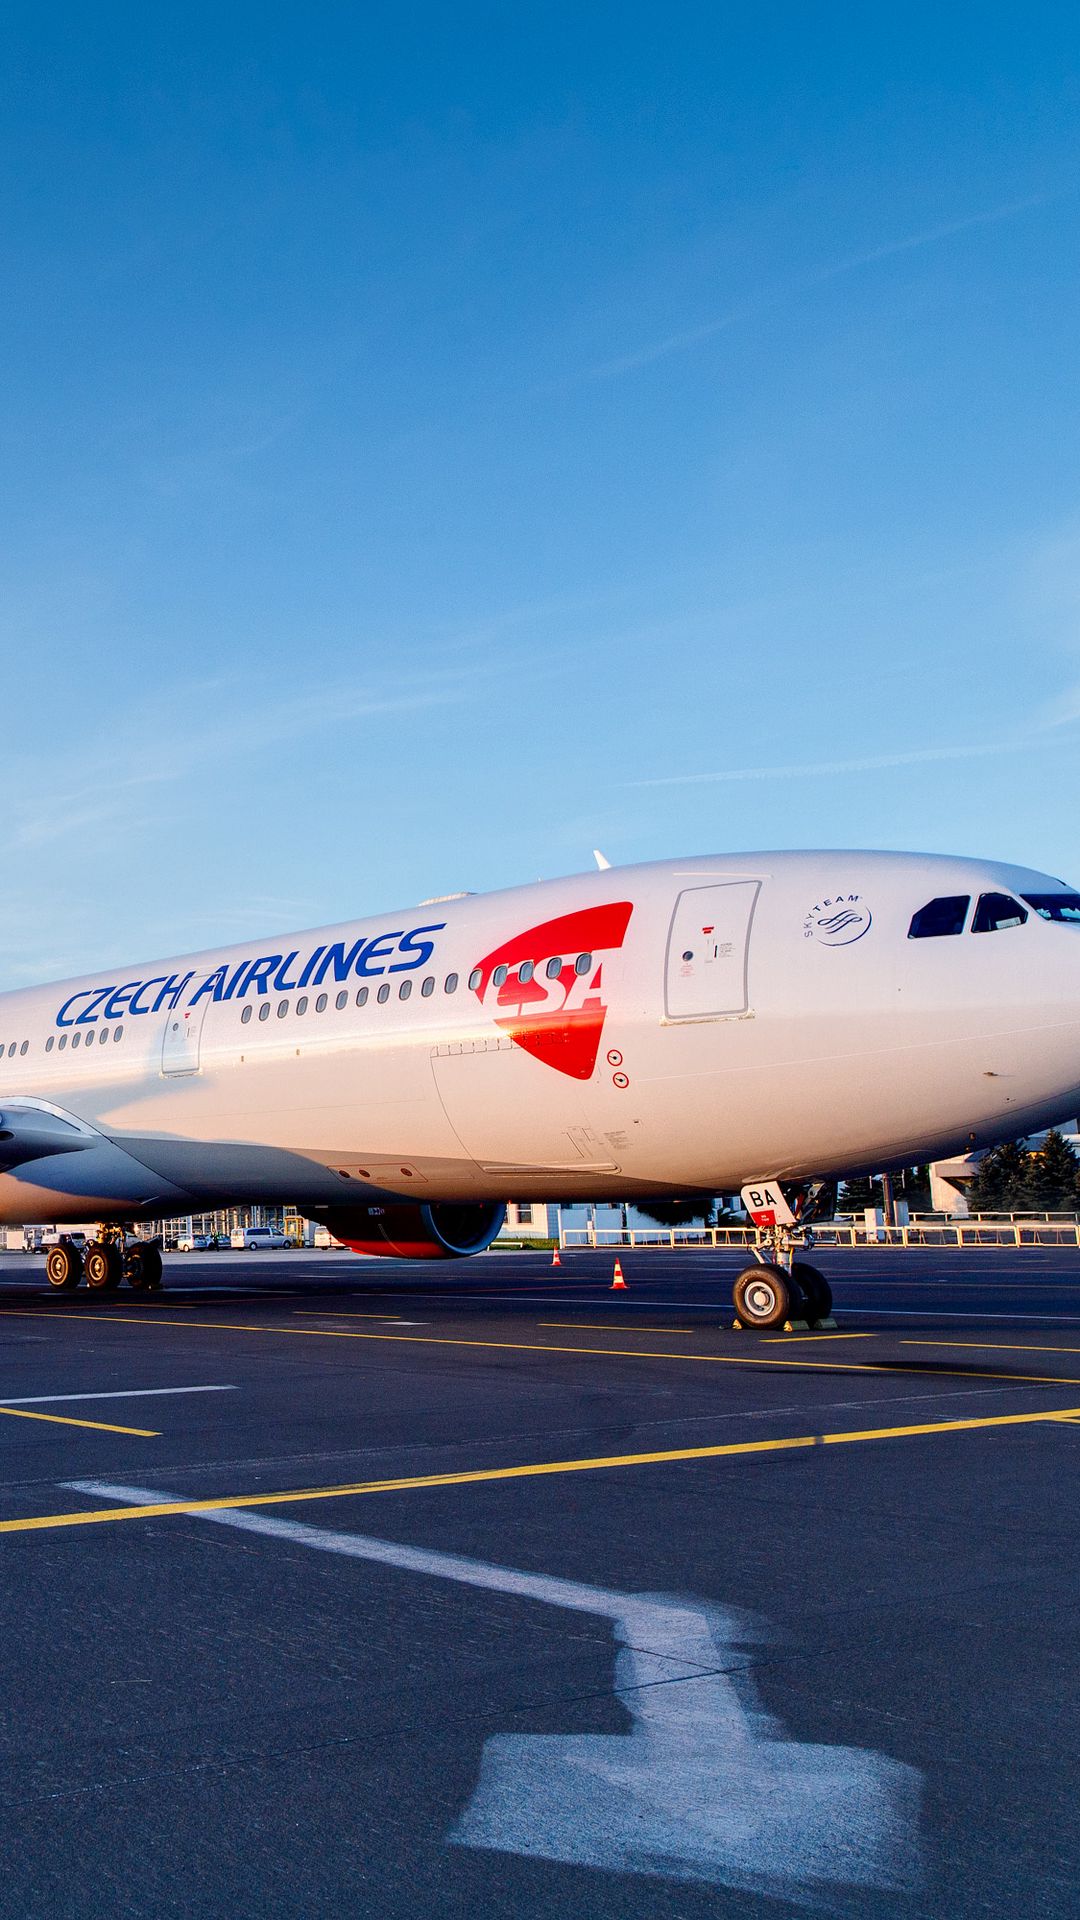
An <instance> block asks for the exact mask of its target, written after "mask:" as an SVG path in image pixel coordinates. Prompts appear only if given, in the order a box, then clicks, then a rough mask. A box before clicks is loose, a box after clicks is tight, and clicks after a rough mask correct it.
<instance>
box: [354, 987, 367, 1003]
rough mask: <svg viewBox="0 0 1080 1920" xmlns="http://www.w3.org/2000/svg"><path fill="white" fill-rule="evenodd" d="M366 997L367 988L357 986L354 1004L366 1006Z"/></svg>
mask: <svg viewBox="0 0 1080 1920" xmlns="http://www.w3.org/2000/svg"><path fill="white" fill-rule="evenodd" d="M367 997H368V990H367V988H366V987H357V989H356V1004H357V1006H358V1007H366V1006H367Z"/></svg>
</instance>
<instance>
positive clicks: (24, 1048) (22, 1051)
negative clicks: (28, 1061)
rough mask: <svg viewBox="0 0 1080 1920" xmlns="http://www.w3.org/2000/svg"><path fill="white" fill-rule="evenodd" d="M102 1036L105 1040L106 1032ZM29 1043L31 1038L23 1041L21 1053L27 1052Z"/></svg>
mask: <svg viewBox="0 0 1080 1920" xmlns="http://www.w3.org/2000/svg"><path fill="white" fill-rule="evenodd" d="M101 1037H102V1039H103V1040H104V1038H105V1035H104V1034H102V1036H101ZM29 1045H30V1042H29V1040H24V1041H23V1043H22V1046H21V1047H20V1048H19V1052H20V1053H25V1052H26V1050H27V1048H28V1047H29Z"/></svg>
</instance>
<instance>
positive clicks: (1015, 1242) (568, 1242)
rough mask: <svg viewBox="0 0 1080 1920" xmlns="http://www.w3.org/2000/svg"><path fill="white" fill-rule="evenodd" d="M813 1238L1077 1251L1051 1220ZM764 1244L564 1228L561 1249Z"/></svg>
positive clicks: (748, 1232)
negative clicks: (1049, 1248)
mask: <svg viewBox="0 0 1080 1920" xmlns="http://www.w3.org/2000/svg"><path fill="white" fill-rule="evenodd" d="M813 1233H814V1240H815V1243H816V1244H817V1245H818V1246H819V1247H1080V1222H1078V1221H1076V1220H1075V1219H1064V1220H1063V1219H1061V1218H1058V1219H1054V1218H1053V1217H1052V1216H1044V1217H1042V1218H1038V1217H1034V1218H1021V1217H1020V1216H1016V1217H1010V1218H1009V1219H1004V1220H984V1219H975V1220H912V1221H911V1222H910V1223H909V1225H907V1226H906V1227H884V1226H882V1227H874V1226H869V1227H868V1226H865V1225H864V1224H863V1223H862V1222H861V1221H860V1222H856V1221H853V1220H852V1221H848V1220H823V1221H821V1222H820V1224H819V1225H817V1226H815V1227H814V1229H813ZM763 1238H764V1236H763V1235H761V1234H759V1233H758V1231H757V1229H756V1227H628V1228H625V1229H624V1228H621V1227H595V1228H593V1227H566V1228H564V1230H563V1235H562V1245H563V1247H564V1248H572V1247H605V1248H606V1247H611V1248H617V1247H708V1248H723V1247H733V1248H738V1247H743V1248H745V1247H752V1246H754V1245H755V1244H758V1245H760V1244H761V1242H762V1240H763Z"/></svg>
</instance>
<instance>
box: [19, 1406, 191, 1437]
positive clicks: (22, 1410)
mask: <svg viewBox="0 0 1080 1920" xmlns="http://www.w3.org/2000/svg"><path fill="white" fill-rule="evenodd" d="M0 1413H6V1414H7V1416H8V1419H9V1420H48V1421H49V1423H50V1425H51V1426H54V1427H91V1428H92V1429H93V1431H94V1432H95V1433H133V1434H135V1435H136V1436H137V1438H138V1439H140V1440H160V1439H161V1435H160V1433H157V1432H155V1430H154V1429H153V1428H152V1427H112V1426H109V1425H107V1423H106V1422H105V1421H104V1420H72V1419H71V1418H70V1417H69V1416H68V1415H66V1414H62V1413H31V1412H29V1410H28V1409H27V1408H26V1407H0Z"/></svg>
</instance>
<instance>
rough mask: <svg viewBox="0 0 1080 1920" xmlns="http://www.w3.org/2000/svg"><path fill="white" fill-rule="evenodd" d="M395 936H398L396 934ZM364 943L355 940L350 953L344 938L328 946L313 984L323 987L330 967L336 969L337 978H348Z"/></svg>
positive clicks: (335, 975)
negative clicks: (346, 949)
mask: <svg viewBox="0 0 1080 1920" xmlns="http://www.w3.org/2000/svg"><path fill="white" fill-rule="evenodd" d="M394 937H395V938H396V936H394ZM363 944H364V943H363V941H362V940H354V942H353V944H352V946H351V947H350V948H349V951H348V953H346V951H345V942H344V941H343V940H339V941H338V942H337V944H336V945H335V946H332V947H327V949H326V951H325V953H324V954H323V957H322V959H321V960H320V961H319V964H318V967H317V968H316V970H315V977H314V980H313V982H312V985H313V986H316V987H321V986H322V983H323V981H324V980H325V978H326V975H327V972H328V970H329V968H330V967H333V969H334V979H335V980H347V979H348V977H349V975H350V973H351V972H352V970H353V962H354V960H355V959H356V956H357V954H358V953H359V952H360V949H361V947H362V946H363ZM359 970H360V969H359V967H358V968H357V972H359Z"/></svg>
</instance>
